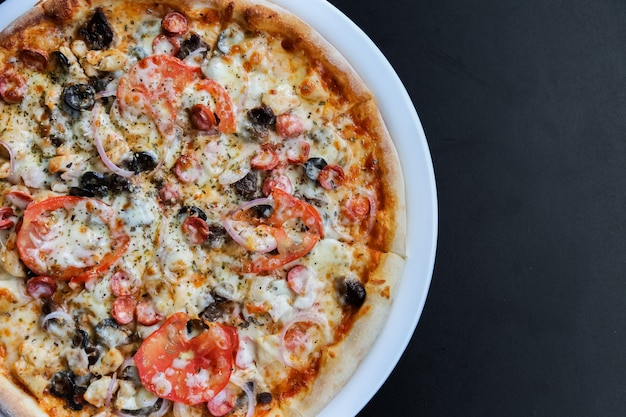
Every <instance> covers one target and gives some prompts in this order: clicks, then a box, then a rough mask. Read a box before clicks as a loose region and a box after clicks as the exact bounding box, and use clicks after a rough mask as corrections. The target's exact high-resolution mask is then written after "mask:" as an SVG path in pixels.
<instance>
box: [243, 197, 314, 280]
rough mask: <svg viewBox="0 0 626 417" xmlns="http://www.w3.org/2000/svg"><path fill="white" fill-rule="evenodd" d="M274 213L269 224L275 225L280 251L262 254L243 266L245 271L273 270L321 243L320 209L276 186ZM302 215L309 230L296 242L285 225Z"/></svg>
mask: <svg viewBox="0 0 626 417" xmlns="http://www.w3.org/2000/svg"><path fill="white" fill-rule="evenodd" d="M272 198H273V200H274V213H273V214H272V215H271V216H270V218H269V219H268V221H267V223H268V224H269V225H270V226H272V227H273V234H274V238H275V239H276V242H277V248H276V249H278V254H276V255H267V254H258V255H256V256H254V257H253V259H252V260H251V261H250V262H247V263H245V264H244V266H243V272H252V273H263V272H269V271H272V270H274V269H276V268H280V267H281V266H283V265H286V264H288V263H289V262H292V261H294V260H296V259H299V258H301V257H303V256H305V255H306V254H308V253H309V252H311V251H312V250H313V248H314V247H315V245H316V244H317V242H318V241H319V240H320V239H322V238H323V237H324V224H323V222H322V217H321V216H320V214H319V212H318V211H317V210H316V209H315V207H313V206H312V205H310V204H309V203H307V202H306V201H303V200H300V199H299V198H296V197H294V196H292V195H291V194H289V193H287V192H285V191H283V190H281V189H280V188H274V189H273V190H272ZM295 218H299V219H301V220H302V222H303V223H304V224H305V225H306V226H307V228H308V229H309V230H308V231H306V232H302V233H299V236H300V242H296V241H294V240H293V239H292V238H291V237H290V236H289V235H288V234H287V232H286V231H285V229H284V227H283V225H284V224H285V223H286V222H287V221H288V220H291V219H295Z"/></svg>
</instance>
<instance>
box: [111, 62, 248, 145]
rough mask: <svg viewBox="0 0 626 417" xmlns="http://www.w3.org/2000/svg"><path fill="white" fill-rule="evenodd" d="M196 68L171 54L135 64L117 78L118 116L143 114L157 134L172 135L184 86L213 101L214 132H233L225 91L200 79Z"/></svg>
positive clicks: (231, 111) (233, 126) (232, 107)
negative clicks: (153, 125) (148, 117)
mask: <svg viewBox="0 0 626 417" xmlns="http://www.w3.org/2000/svg"><path fill="white" fill-rule="evenodd" d="M200 75H201V73H200V69H199V68H197V67H190V66H189V65H187V64H186V63H185V62H184V61H182V60H180V59H178V58H176V57H174V56H171V55H164V54H159V55H151V56H149V57H147V58H144V59H142V60H141V61H139V62H138V63H137V64H135V65H134V66H133V67H132V68H131V69H130V70H129V71H128V72H127V73H126V74H125V75H124V76H122V78H121V79H120V82H119V86H118V88H117V99H118V103H119V106H120V111H121V112H122V114H127V113H128V112H132V111H133V110H135V111H143V112H146V113H147V114H149V115H150V116H151V117H152V119H153V120H154V121H155V123H156V124H157V128H158V129H159V132H160V133H161V134H162V135H164V136H166V137H170V136H171V135H173V134H175V127H176V112H177V109H179V108H180V107H181V106H182V100H181V93H182V91H183V90H184V89H185V87H187V86H188V85H192V84H194V85H195V88H196V90H203V91H206V92H208V93H209V94H210V95H211V97H213V100H215V106H216V109H215V113H216V114H217V116H218V117H219V119H220V120H219V124H218V126H217V129H218V130H219V131H220V132H222V133H233V132H235V131H236V124H235V108H234V105H233V102H232V100H231V98H230V96H229V95H228V92H227V91H226V90H225V89H224V87H222V86H221V85H220V84H218V83H217V82H215V81H214V80H211V79H200Z"/></svg>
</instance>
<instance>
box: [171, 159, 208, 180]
mask: <svg viewBox="0 0 626 417" xmlns="http://www.w3.org/2000/svg"><path fill="white" fill-rule="evenodd" d="M174 173H175V174H176V177H178V179H179V180H180V181H181V182H183V183H185V184H190V183H192V182H195V181H197V180H198V179H199V178H200V177H201V176H202V165H200V161H198V158H197V157H196V155H195V154H184V155H181V156H180V157H179V158H178V159H177V160H176V164H175V165H174Z"/></svg>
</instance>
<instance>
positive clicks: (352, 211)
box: [341, 195, 371, 223]
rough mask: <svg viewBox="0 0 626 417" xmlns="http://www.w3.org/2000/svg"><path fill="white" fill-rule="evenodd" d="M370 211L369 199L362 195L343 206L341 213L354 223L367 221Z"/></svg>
mask: <svg viewBox="0 0 626 417" xmlns="http://www.w3.org/2000/svg"><path fill="white" fill-rule="evenodd" d="M370 210H371V207H370V200H369V198H367V197H365V196H362V195H360V196H352V197H350V198H348V200H346V201H345V202H344V203H343V204H342V205H341V213H342V214H343V215H345V216H346V217H347V218H348V219H349V220H350V221H351V222H353V223H357V222H360V221H362V220H365V218H367V215H368V214H369V212H370Z"/></svg>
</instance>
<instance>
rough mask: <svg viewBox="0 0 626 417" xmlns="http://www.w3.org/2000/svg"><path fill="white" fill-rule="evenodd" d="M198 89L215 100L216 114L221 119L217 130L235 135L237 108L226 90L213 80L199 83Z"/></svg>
mask: <svg viewBox="0 0 626 417" xmlns="http://www.w3.org/2000/svg"><path fill="white" fill-rule="evenodd" d="M196 89H198V90H204V91H206V92H207V93H209V94H210V95H211V97H213V100H215V113H216V114H217V117H218V118H219V119H220V121H219V123H218V125H217V130H219V131H220V132H222V133H235V131H236V130H237V126H236V124H235V106H234V105H233V102H232V100H231V98H230V96H229V95H228V92H227V91H226V89H225V88H224V87H222V86H221V85H220V84H218V83H217V82H215V81H213V80H211V79H204V80H200V81H198V83H197V84H196Z"/></svg>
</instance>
